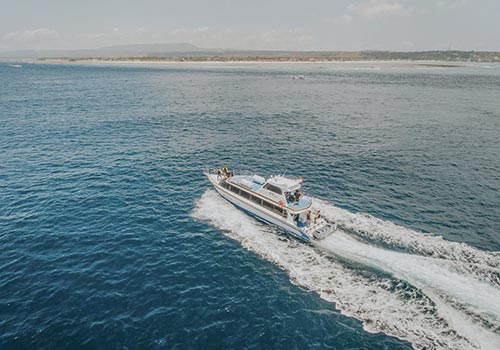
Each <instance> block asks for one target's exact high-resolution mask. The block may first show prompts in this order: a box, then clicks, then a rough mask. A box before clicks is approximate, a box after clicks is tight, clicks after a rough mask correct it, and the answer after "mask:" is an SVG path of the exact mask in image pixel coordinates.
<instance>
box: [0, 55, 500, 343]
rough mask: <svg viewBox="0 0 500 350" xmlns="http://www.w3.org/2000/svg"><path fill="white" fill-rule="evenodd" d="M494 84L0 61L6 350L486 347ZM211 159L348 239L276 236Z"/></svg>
mask: <svg viewBox="0 0 500 350" xmlns="http://www.w3.org/2000/svg"><path fill="white" fill-rule="evenodd" d="M488 67H489V68H488ZM488 67H485V66H481V65H480V64H476V65H467V66H465V67H457V68H448V69H443V68H434V69H431V68H428V69H420V68H421V67H420V68H419V67H418V66H412V65H408V64H404V65H401V64H393V63H391V64H389V63H385V64H372V63H357V64H340V63H339V64H265V65H264V64H255V65H250V64H247V65H237V64H234V65H231V64H224V65H216V64H214V65H209V64H204V65H166V66H161V65H154V66H116V65H115V66H97V65H92V66H84V65H49V64H23V67H22V68H15V69H14V68H12V67H10V66H9V65H8V64H7V63H1V62H0V81H1V84H0V246H1V248H2V249H1V250H0V348H2V349H3V348H5V349H27V348H30V349H31V348H37V349H54V348H65V349H109V348H132V349H135V348H144V349H160V348H162V349H163V348H164V349H185V348H203V349H219V348H273V349H290V348H292V349H304V348H313V349H324V348H331V349H411V348H419V349H479V348H482V349H490V348H491V349H495V348H498V347H499V346H500V345H499V344H500V343H499V342H498V339H499V338H498V337H500V326H499V324H500V310H499V309H498V304H497V303H495V300H498V299H493V298H496V295H497V294H498V293H500V292H499V290H500V282H499V281H500V273H499V271H500V266H499V264H500V257H499V255H498V253H496V251H500V210H499V208H500V177H499V175H498V174H500V157H499V154H500V137H499V135H500V104H499V102H498V92H499V91H500V79H499V77H500V66H488ZM294 75H303V76H304V77H305V79H303V80H300V79H291V77H292V76H294ZM219 164H227V165H228V166H231V167H234V168H236V169H238V170H239V171H240V172H245V171H252V172H253V171H255V172H259V173H262V174H264V175H269V174H271V173H277V172H281V171H284V170H287V173H288V174H291V175H294V176H299V175H302V176H303V177H304V178H305V191H306V192H307V194H309V195H311V196H313V197H315V198H316V199H317V202H318V203H319V204H320V205H322V206H323V208H324V212H325V213H326V214H325V215H330V216H332V217H335V218H336V219H337V220H340V222H341V224H342V231H341V232H340V233H339V234H338V235H337V236H335V237H331V238H329V239H328V240H327V241H324V242H322V243H321V244H320V245H318V246H315V247H312V246H306V245H302V244H300V245H297V244H296V243H295V242H292V241H290V240H288V239H286V238H284V237H281V236H280V235H279V234H277V233H276V232H274V231H273V230H270V229H269V228H267V227H264V226H262V225H260V224H258V223H256V222H255V221H253V220H252V219H249V218H248V217H246V216H244V215H241V214H240V213H239V212H238V211H235V210H234V209H233V208H232V207H230V206H228V205H227V203H225V202H224V201H221V200H220V198H218V197H217V196H216V195H215V193H214V192H213V191H210V190H208V191H207V188H208V187H209V186H208V182H207V181H206V179H204V178H203V175H202V173H201V171H202V168H203V167H204V166H206V165H208V166H216V165H219ZM467 286H469V287H470V288H469V289H468V288H467ZM471 288H472V289H471ZM474 292H475V293H474Z"/></svg>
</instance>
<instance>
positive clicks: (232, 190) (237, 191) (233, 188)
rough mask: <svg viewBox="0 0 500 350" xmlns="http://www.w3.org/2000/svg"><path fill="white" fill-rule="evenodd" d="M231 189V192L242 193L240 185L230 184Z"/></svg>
mask: <svg viewBox="0 0 500 350" xmlns="http://www.w3.org/2000/svg"><path fill="white" fill-rule="evenodd" d="M229 190H230V191H231V192H234V193H236V194H240V189H239V188H238V187H235V186H229Z"/></svg>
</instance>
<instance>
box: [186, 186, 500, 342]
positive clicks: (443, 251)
mask: <svg viewBox="0 0 500 350" xmlns="http://www.w3.org/2000/svg"><path fill="white" fill-rule="evenodd" d="M316 203H317V206H318V207H320V208H321V209H322V212H323V214H324V216H326V217H328V218H331V219H335V220H337V222H338V223H339V227H340V229H339V230H337V232H336V233H335V234H334V235H332V236H330V237H328V238H326V239H325V240H323V241H320V242H315V245H314V246H311V245H307V244H298V243H297V242H296V241H294V240H290V239H287V238H285V237H284V236H283V235H279V234H274V233H275V232H273V231H274V229H273V228H271V227H269V226H266V225H262V224H260V223H258V222H257V221H255V220H254V219H252V218H250V217H249V216H247V215H245V214H244V213H242V212H240V211H239V210H237V209H235V208H234V207H233V206H232V205H230V204H229V203H228V202H226V201H225V200H224V199H222V198H221V197H220V196H219V195H218V194H217V193H216V192H215V191H213V190H208V191H206V192H205V193H204V194H203V195H202V197H201V198H200V199H199V200H198V201H197V203H196V207H195V209H194V211H193V216H194V217H195V218H196V219H200V220H206V221H208V222H209V223H211V224H212V225H214V226H216V227H217V228H219V229H221V230H223V231H224V233H225V234H226V235H228V236H229V237H231V238H233V239H235V240H237V241H239V242H241V244H242V246H243V247H245V248H246V249H248V250H250V251H253V252H255V253H256V254H258V255H260V256H261V257H263V258H265V259H267V260H269V261H271V262H273V263H275V264H277V265H278V266H280V267H281V268H283V269H284V270H285V271H286V272H287V273H288V275H289V276H290V278H291V281H292V282H293V283H295V284H297V285H300V286H303V287H305V288H308V289H309V290H311V291H314V292H316V293H318V294H319V295H320V297H321V298H323V299H325V300H327V301H330V302H334V303H335V304H336V307H337V308H338V309H339V310H340V311H341V312H342V313H343V314H345V315H348V316H351V317H355V318H357V319H359V320H361V321H362V322H363V327H364V329H365V330H367V331H369V332H384V333H386V334H389V335H393V336H396V337H399V338H401V339H405V340H408V341H409V342H411V343H412V344H413V346H414V347H415V348H417V349H450V350H451V349H491V350H493V349H498V348H500V303H499V302H498V300H500V288H499V286H500V283H499V281H500V279H499V270H500V255H499V253H489V252H484V251H480V250H478V249H475V248H473V247H470V246H468V245H466V244H461V243H454V242H448V241H446V240H444V239H442V238H441V237H438V236H432V235H429V234H423V233H419V232H415V231H411V230H409V229H406V228H403V227H401V226H398V225H395V224H393V223H391V222H387V221H383V220H380V219H377V218H374V217H372V216H370V215H365V214H353V213H350V212H348V211H346V210H343V209H341V208H338V207H335V206H333V205H330V204H328V203H326V202H324V201H320V200H316ZM374 243H375V244H374ZM376 243H380V244H381V245H383V247H381V246H380V245H379V244H376ZM389 246H392V247H394V248H396V249H389V248H388V247H389Z"/></svg>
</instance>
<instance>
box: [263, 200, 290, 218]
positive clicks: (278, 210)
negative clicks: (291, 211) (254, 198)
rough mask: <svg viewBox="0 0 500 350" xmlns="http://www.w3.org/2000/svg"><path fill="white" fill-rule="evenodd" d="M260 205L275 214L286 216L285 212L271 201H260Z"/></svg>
mask: <svg viewBox="0 0 500 350" xmlns="http://www.w3.org/2000/svg"><path fill="white" fill-rule="evenodd" d="M262 205H263V206H264V207H266V208H268V209H270V210H272V211H273V212H275V213H276V214H279V215H281V216H283V217H285V218H286V217H287V214H286V212H285V211H284V210H283V209H281V208H280V207H278V206H277V205H274V204H272V203H269V202H266V201H262Z"/></svg>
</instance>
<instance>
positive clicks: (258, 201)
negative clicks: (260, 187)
mask: <svg viewBox="0 0 500 350" xmlns="http://www.w3.org/2000/svg"><path fill="white" fill-rule="evenodd" d="M250 200H251V201H252V202H254V203H257V204H259V205H262V199H260V198H259V197H256V196H253V195H250Z"/></svg>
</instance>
